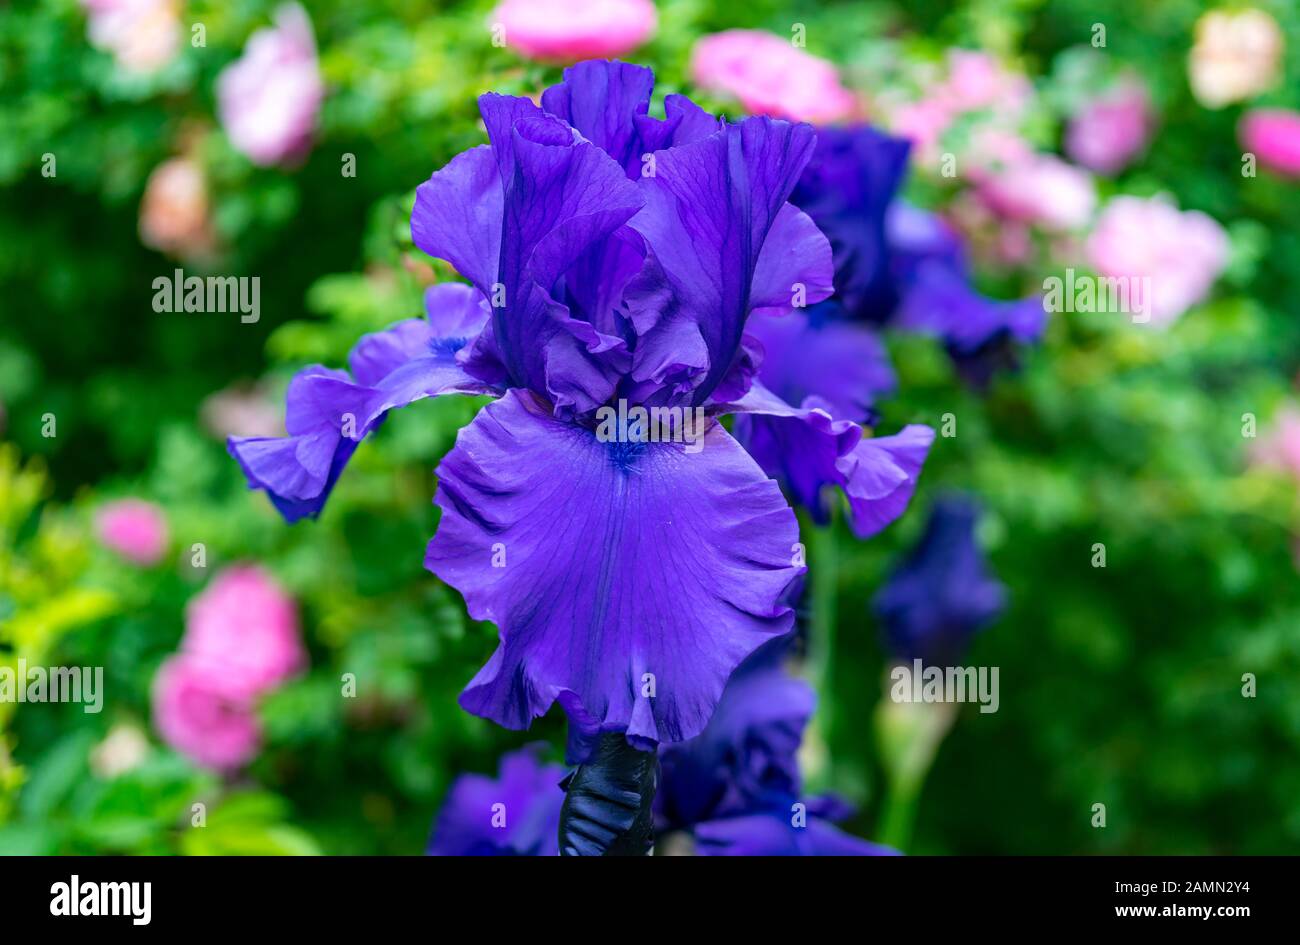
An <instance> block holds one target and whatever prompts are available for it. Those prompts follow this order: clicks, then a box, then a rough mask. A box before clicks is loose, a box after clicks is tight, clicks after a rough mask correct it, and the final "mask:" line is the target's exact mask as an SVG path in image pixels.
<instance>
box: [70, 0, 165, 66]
mask: <svg viewBox="0 0 1300 945" xmlns="http://www.w3.org/2000/svg"><path fill="white" fill-rule="evenodd" d="M81 5H82V6H83V7H85V8H86V15H87V16H88V17H89V23H88V24H87V27H86V33H87V35H88V36H89V37H90V44H91V45H92V46H94V47H95V48H96V49H102V50H104V51H105V52H110V53H112V54H113V57H114V58H115V59H116V60H117V63H118V65H120V66H121V67H122V68H123V69H125V70H126V71H127V72H134V73H138V74H145V73H150V72H155V71H157V70H158V69H161V68H162V67H163V66H165V65H167V63H169V62H170V61H171V60H172V59H173V58H174V57H175V55H176V52H177V50H178V49H180V45H181V21H180V9H179V7H180V4H179V3H178V2H177V0H81Z"/></svg>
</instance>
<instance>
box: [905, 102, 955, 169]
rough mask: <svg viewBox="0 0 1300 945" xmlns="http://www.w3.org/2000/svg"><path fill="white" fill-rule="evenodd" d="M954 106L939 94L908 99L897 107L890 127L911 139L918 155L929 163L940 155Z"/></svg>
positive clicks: (917, 156) (913, 148)
mask: <svg viewBox="0 0 1300 945" xmlns="http://www.w3.org/2000/svg"><path fill="white" fill-rule="evenodd" d="M953 117H954V116H953V112H952V109H950V108H949V107H948V104H947V102H944V101H942V100H941V99H938V98H922V99H918V100H917V101H915V102H906V103H904V104H902V105H900V106H898V107H897V108H896V109H894V113H893V116H892V118H891V120H890V129H891V130H892V131H893V132H894V134H896V135H898V136H899V137H901V138H906V139H907V140H909V141H911V142H912V153H913V155H914V156H915V157H916V159H918V160H920V161H922V162H924V163H927V164H928V163H930V162H931V161H933V160H934V159H935V158H936V157H938V155H939V142H940V141H942V139H943V134H944V132H945V131H947V130H948V127H949V126H950V125H951V124H952V121H953Z"/></svg>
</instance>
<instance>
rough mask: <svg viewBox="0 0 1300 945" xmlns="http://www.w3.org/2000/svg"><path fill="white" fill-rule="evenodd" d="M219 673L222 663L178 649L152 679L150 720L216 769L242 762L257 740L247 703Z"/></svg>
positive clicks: (189, 754) (183, 748)
mask: <svg viewBox="0 0 1300 945" xmlns="http://www.w3.org/2000/svg"><path fill="white" fill-rule="evenodd" d="M224 676H225V670H224V669H223V668H221V667H214V666H212V665H210V664H208V663H206V662H204V661H203V660H201V659H198V658H196V657H193V656H190V655H188V654H186V653H178V654H176V655H175V656H172V657H171V658H170V659H168V660H167V661H166V662H165V663H163V665H162V666H161V667H160V668H159V670H158V675H157V676H155V677H154V682H153V713H154V725H155V726H156V727H157V729H158V732H159V733H160V734H161V735H162V737H163V741H165V742H167V744H169V745H171V746H172V747H173V748H175V749H176V750H177V751H179V752H180V753H181V754H183V755H185V756H187V757H188V758H190V759H192V760H193V761H195V762H197V763H198V764H200V765H203V766H204V767H206V768H212V769H214V770H217V771H230V770H234V769H237V768H241V767H243V766H244V765H245V764H247V763H248V761H250V760H251V759H252V758H253V756H254V755H256V754H257V750H258V748H259V746H260V744H261V726H260V725H259V723H258V719H257V715H256V713H255V711H254V709H253V706H252V704H251V703H250V701H249V700H248V699H247V698H245V697H240V696H232V695H231V694H230V693H229V692H228V691H227V688H226V686H225V679H224Z"/></svg>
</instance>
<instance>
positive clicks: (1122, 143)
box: [1065, 81, 1152, 174]
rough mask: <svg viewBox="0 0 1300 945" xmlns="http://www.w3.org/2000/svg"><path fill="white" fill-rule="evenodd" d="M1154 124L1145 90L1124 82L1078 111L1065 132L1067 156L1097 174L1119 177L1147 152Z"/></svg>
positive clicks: (1132, 83)
mask: <svg viewBox="0 0 1300 945" xmlns="http://www.w3.org/2000/svg"><path fill="white" fill-rule="evenodd" d="M1151 124H1152V114H1151V104H1150V101H1149V99H1148V97H1147V93H1146V89H1145V88H1143V87H1142V86H1141V85H1140V84H1138V83H1137V82H1133V81H1130V82H1125V83H1123V84H1121V85H1119V86H1117V87H1116V88H1114V89H1112V90H1111V91H1109V92H1107V93H1105V94H1103V95H1101V96H1099V97H1097V98H1095V99H1093V100H1092V101H1090V102H1088V103H1087V104H1086V105H1084V107H1083V108H1082V109H1080V110H1079V113H1078V114H1076V115H1075V116H1074V118H1073V119H1072V120H1071V121H1070V125H1069V128H1068V129H1067V130H1066V132H1065V153H1066V154H1068V155H1069V156H1070V159H1071V160H1072V161H1074V162H1075V163H1077V164H1082V165H1083V166H1084V167H1086V168H1088V169H1089V170H1093V171H1096V172H1097V173H1098V174H1117V173H1119V172H1120V171H1122V170H1123V169H1124V168H1125V167H1127V166H1128V165H1129V163H1130V162H1132V160H1133V159H1134V158H1136V157H1137V156H1138V155H1139V154H1141V153H1142V152H1143V151H1144V150H1145V149H1146V146H1147V142H1148V141H1149V140H1150V137H1151Z"/></svg>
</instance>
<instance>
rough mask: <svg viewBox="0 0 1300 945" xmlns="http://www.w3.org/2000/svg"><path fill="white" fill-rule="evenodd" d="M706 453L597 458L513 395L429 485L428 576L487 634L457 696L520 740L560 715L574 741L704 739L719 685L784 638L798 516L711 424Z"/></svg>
mask: <svg viewBox="0 0 1300 945" xmlns="http://www.w3.org/2000/svg"><path fill="white" fill-rule="evenodd" d="M699 442H700V444H701V446H702V448H700V449H699V450H698V451H697V452H693V453H690V452H687V451H686V445H685V444H681V443H606V442H601V441H600V440H598V439H597V437H596V435H595V433H594V432H592V431H591V430H588V429H585V428H583V427H580V426H577V425H575V424H571V423H565V422H562V421H559V420H556V419H555V418H553V417H552V416H551V415H550V414H549V413H548V411H547V410H546V407H545V406H544V405H543V404H541V403H539V402H538V401H537V399H536V398H535V397H534V396H533V395H532V394H529V393H527V392H520V391H511V392H510V393H508V394H507V395H506V396H505V397H503V398H502V399H501V400H499V401H497V402H495V403H493V404H490V405H489V406H488V407H486V408H485V409H484V410H483V411H482V412H481V413H480V414H479V416H478V418H477V419H476V420H475V421H474V422H473V423H472V424H470V425H469V426H468V427H466V428H464V429H463V430H461V433H460V436H459V438H458V439H457V444H456V447H455V449H453V450H452V451H451V452H450V453H449V454H448V455H447V456H446V458H444V460H443V462H442V464H441V466H439V469H438V475H439V486H438V494H437V497H436V499H435V501H436V502H437V504H438V505H439V506H440V507H441V508H442V510H443V514H442V520H441V522H440V523H439V526H438V532H437V534H436V535H435V536H434V538H433V540H432V541H431V542H430V543H429V551H428V555H427V557H426V562H425V563H426V566H427V567H428V568H429V569H430V570H431V571H433V572H434V573H435V574H437V575H438V576H439V577H440V578H442V579H443V580H444V581H446V582H447V583H448V584H450V585H452V586H453V587H455V588H456V589H457V590H459V591H460V592H461V593H462V594H463V595H464V597H465V601H466V604H467V606H468V608H469V612H470V614H471V615H472V616H473V617H474V618H475V619H479V620H491V621H493V622H494V623H496V624H497V626H498V628H499V632H500V638H501V643H500V646H499V647H498V648H497V650H496V652H495V653H494V654H493V656H492V658H491V659H490V660H489V662H488V664H487V665H486V666H485V667H484V668H483V669H482V670H481V671H480V672H479V673H478V675H477V676H476V677H475V678H474V679H473V680H472V681H471V682H470V684H469V686H468V687H467V688H466V690H465V692H464V693H463V694H462V695H461V700H460V701H461V705H462V706H463V707H464V708H466V709H467V710H469V711H471V712H473V713H475V714H477V715H482V716H485V717H487V718H491V719H493V720H495V721H497V722H499V723H500V724H502V725H504V726H506V727H508V728H523V727H525V726H526V725H528V724H529V722H530V721H531V720H532V719H533V718H535V717H537V716H539V715H541V714H543V713H544V712H546V710H547V709H548V708H549V707H550V706H551V704H552V703H553V702H555V701H556V700H559V702H560V703H561V705H562V707H563V708H564V709H565V710H566V712H567V713H568V715H569V718H570V720H571V723H572V724H574V725H576V726H577V727H578V728H579V729H580V730H582V731H583V732H585V733H588V734H590V733H595V732H607V731H625V732H626V733H627V735H628V737H629V739H630V740H631V741H633V742H634V743H635V744H638V745H644V746H649V745H653V744H655V743H657V742H665V741H669V742H670V741H680V740H682V739H685V738H690V737H692V736H694V735H696V734H698V733H699V732H700V731H701V730H702V729H703V728H704V725H705V723H706V722H707V721H708V719H709V716H710V715H711V714H712V713H713V709H714V706H715V705H716V704H717V701H718V698H719V697H720V696H721V693H722V689H723V686H724V685H725V683H726V681H727V678H728V677H729V676H730V675H731V672H732V671H733V670H734V669H735V668H736V666H737V665H739V663H740V662H741V660H743V659H744V658H745V657H746V656H747V655H748V654H749V653H751V652H753V651H754V650H755V649H756V648H757V647H758V646H759V645H760V644H762V643H763V642H764V641H766V640H768V639H770V638H772V637H775V636H779V635H781V634H783V633H785V632H787V631H789V629H790V628H791V626H792V624H793V619H794V615H793V612H792V611H791V610H790V609H789V608H788V607H786V606H784V605H783V604H782V603H781V597H782V594H783V592H784V591H785V590H786V588H787V586H788V585H789V584H790V583H791V581H793V580H794V579H795V578H796V576H797V575H798V574H800V573H801V571H802V568H800V567H797V566H795V565H794V564H793V563H792V561H793V552H792V550H793V548H794V545H795V543H796V542H797V541H798V530H797V526H796V523H795V519H794V515H793V513H792V512H791V510H790V508H789V506H788V505H787V504H786V502H785V500H784V498H783V497H782V496H781V494H780V491H779V489H777V488H776V485H775V484H774V483H772V482H771V480H769V479H767V478H766V477H764V476H763V474H762V472H761V470H759V468H758V467H757V466H756V465H755V464H754V462H753V461H752V460H751V459H750V458H749V457H748V456H747V455H746V454H745V452H744V451H743V450H742V449H741V448H740V446H739V445H738V444H737V443H736V442H735V441H734V440H733V439H732V438H731V437H730V435H729V434H728V433H727V432H726V431H725V430H724V429H723V428H722V427H721V426H720V425H718V424H717V423H715V422H710V426H709V428H708V430H707V432H706V433H705V434H704V436H703V439H702V440H701V441H699Z"/></svg>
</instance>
